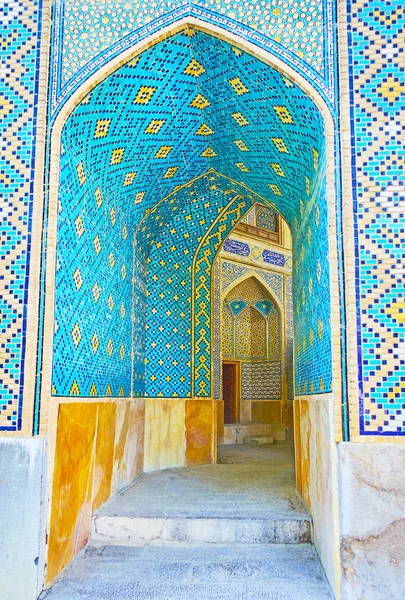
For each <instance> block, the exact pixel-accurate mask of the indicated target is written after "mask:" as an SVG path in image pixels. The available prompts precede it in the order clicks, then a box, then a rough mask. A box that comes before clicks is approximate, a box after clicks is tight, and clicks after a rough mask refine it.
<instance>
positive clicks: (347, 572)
mask: <svg viewBox="0 0 405 600" xmlns="http://www.w3.org/2000/svg"><path fill="white" fill-rule="evenodd" d="M339 459H340V460H339V495H340V503H339V504H340V522H341V546H340V550H341V562H342V599H343V600H365V599H367V600H369V599H370V600H371V599H372V600H399V599H400V598H405V477H404V473H405V446H404V445H400V444H384V445H379V444H370V443H362V444H354V443H341V444H339Z"/></svg>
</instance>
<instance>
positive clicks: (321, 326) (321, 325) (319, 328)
mask: <svg viewBox="0 0 405 600" xmlns="http://www.w3.org/2000/svg"><path fill="white" fill-rule="evenodd" d="M322 335H323V322H322V319H319V321H318V338H319V339H320V340H321V339H322Z"/></svg>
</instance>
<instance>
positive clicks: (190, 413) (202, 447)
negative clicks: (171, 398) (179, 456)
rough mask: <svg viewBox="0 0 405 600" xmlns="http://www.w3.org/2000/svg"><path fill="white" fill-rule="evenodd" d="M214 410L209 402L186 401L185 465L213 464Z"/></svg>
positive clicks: (211, 402)
mask: <svg viewBox="0 0 405 600" xmlns="http://www.w3.org/2000/svg"><path fill="white" fill-rule="evenodd" d="M214 410H215V405H214V404H213V401H211V400H206V401H205V400H187V401H186V420H185V424H186V465H187V466H193V465H202V464H207V463H212V462H213V459H214V457H213V436H214V428H215V422H214V416H215V414H214Z"/></svg>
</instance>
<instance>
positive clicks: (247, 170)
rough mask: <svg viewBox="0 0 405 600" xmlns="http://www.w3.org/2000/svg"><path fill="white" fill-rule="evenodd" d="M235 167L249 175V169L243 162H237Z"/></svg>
mask: <svg viewBox="0 0 405 600" xmlns="http://www.w3.org/2000/svg"><path fill="white" fill-rule="evenodd" d="M235 166H236V167H238V169H240V170H241V171H242V172H243V173H249V169H248V168H247V166H246V165H245V164H244V163H243V162H237V163H235Z"/></svg>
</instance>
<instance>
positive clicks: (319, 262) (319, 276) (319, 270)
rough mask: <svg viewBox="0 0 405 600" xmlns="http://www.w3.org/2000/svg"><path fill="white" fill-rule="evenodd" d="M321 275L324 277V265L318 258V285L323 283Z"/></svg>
mask: <svg viewBox="0 0 405 600" xmlns="http://www.w3.org/2000/svg"><path fill="white" fill-rule="evenodd" d="M321 275H322V264H321V260H320V259H319V258H318V263H317V265H316V278H317V280H318V283H320V282H321Z"/></svg>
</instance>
